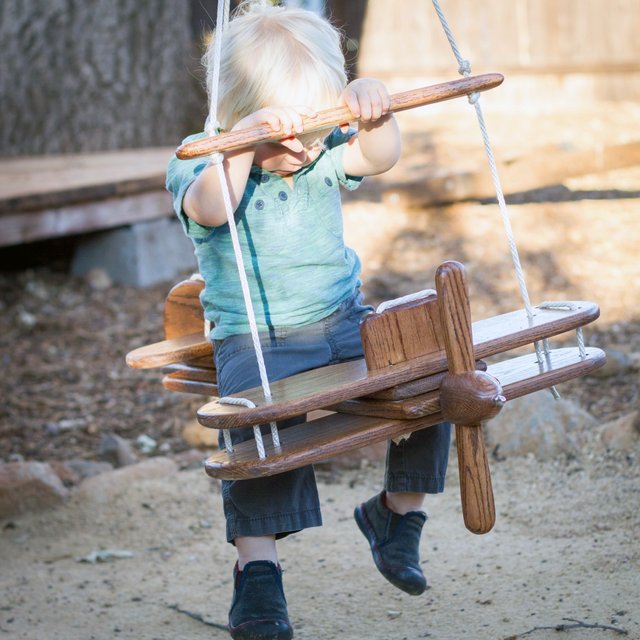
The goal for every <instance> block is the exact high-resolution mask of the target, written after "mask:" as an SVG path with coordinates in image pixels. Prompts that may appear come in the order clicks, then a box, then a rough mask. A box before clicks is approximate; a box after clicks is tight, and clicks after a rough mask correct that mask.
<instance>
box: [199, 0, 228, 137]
mask: <svg viewBox="0 0 640 640" xmlns="http://www.w3.org/2000/svg"><path fill="white" fill-rule="evenodd" d="M228 23H229V0H224V1H223V0H218V11H217V15H216V33H215V36H214V42H213V61H211V60H210V61H209V64H213V74H212V77H211V85H210V86H209V115H208V117H207V120H206V122H205V125H204V131H205V133H206V134H207V135H208V136H213V135H215V134H216V133H217V132H218V128H219V126H220V124H219V122H218V86H219V84H220V62H221V60H222V33H223V31H225V29H226V28H227V24H228Z"/></svg>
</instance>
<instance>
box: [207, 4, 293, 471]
mask: <svg viewBox="0 0 640 640" xmlns="http://www.w3.org/2000/svg"><path fill="white" fill-rule="evenodd" d="M228 21H229V0H226V1H225V2H222V1H219V2H218V12H217V22H216V36H215V42H214V60H213V65H214V66H213V78H212V82H211V87H210V88H209V91H210V95H211V99H210V103H209V117H208V118H207V122H206V124H205V132H206V133H207V135H215V134H217V133H218V117H217V112H218V85H219V82H220V60H221V57H222V31H224V29H225V28H226V26H227V23H228ZM209 161H210V163H211V164H213V165H215V167H216V170H217V172H218V179H219V181H220V189H221V192H222V199H223V202H224V208H225V212H226V215H227V222H228V225H229V233H230V235H231V244H232V246H233V253H234V256H235V260H236V266H237V269H238V276H239V278H240V286H241V288H242V297H243V299H244V305H245V308H246V312H247V320H248V321H249V329H250V331H251V339H252V342H253V348H254V351H255V354H256V360H257V361H258V371H259V373H260V383H261V385H262V393H263V395H264V397H265V399H266V400H271V388H270V386H269V378H268V376H267V368H266V365H265V362H264V355H263V353H262V345H261V344H260V336H259V333H258V326H257V323H256V316H255V312H254V309H253V301H252V300H251V291H250V289H249V281H248V279H247V272H246V270H245V266H244V259H243V257H242V248H241V246H240V240H239V238H238V230H237V228H236V223H235V219H234V216H233V214H234V209H233V205H232V204H231V194H230V192H229V184H228V182H227V176H226V175H225V172H224V156H223V155H222V154H221V153H217V154H214V155H212V156H210V159H209ZM221 401H222V399H221V400H219V401H218V402H221ZM247 402H249V401H247ZM227 404H237V403H234V402H228V403H227ZM245 406H246V405H245ZM254 406H255V405H254ZM253 430H254V434H255V437H256V446H257V447H258V453H259V455H260V458H261V459H262V458H264V457H265V453H264V444H263V442H262V434H261V433H260V429H259V428H258V427H254V428H253ZM271 435H272V438H273V445H274V447H276V448H279V447H280V438H279V435H278V427H277V425H276V423H275V422H272V423H271Z"/></svg>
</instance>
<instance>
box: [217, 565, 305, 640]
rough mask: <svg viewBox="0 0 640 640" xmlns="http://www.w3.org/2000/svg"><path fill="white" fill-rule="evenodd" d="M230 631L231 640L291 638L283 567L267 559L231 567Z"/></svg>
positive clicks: (280, 639) (282, 639) (283, 639)
mask: <svg viewBox="0 0 640 640" xmlns="http://www.w3.org/2000/svg"><path fill="white" fill-rule="evenodd" d="M233 577H234V585H235V586H234V590H233V603H232V604H231V610H230V611H229V633H230V634H231V637H232V638H233V639H234V640H291V638H293V628H292V627H291V624H290V623H289V616H288V613H287V600H286V599H285V597H284V589H283V588H282V569H280V566H279V565H278V566H276V565H275V564H274V563H273V562H269V561H268V560H254V561H253V562H247V564H246V565H245V566H244V569H243V570H242V571H238V565H237V564H236V566H235V568H234V570H233Z"/></svg>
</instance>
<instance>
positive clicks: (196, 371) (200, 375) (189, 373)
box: [162, 362, 218, 384]
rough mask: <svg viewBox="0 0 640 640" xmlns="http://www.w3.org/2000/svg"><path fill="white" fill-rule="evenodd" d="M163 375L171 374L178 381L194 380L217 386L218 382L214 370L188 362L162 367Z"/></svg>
mask: <svg viewBox="0 0 640 640" xmlns="http://www.w3.org/2000/svg"><path fill="white" fill-rule="evenodd" d="M162 373H164V374H171V377H172V378H174V379H177V380H193V381H197V382H208V383H210V384H216V383H217V381H218V376H217V375H216V370H215V369H214V368H212V367H200V366H194V365H192V364H190V363H187V362H179V363H177V364H170V365H167V366H166V367H162Z"/></svg>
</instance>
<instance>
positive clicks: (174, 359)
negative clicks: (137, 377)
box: [125, 333, 213, 369]
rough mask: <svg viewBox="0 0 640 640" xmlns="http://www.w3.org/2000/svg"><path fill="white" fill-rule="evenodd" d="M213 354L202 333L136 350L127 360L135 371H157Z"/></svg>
mask: <svg viewBox="0 0 640 640" xmlns="http://www.w3.org/2000/svg"><path fill="white" fill-rule="evenodd" d="M212 354H213V347H212V345H211V342H210V341H209V340H207V339H206V338H205V337H204V336H203V335H202V334H201V333H195V334H191V335H188V336H180V337H179V338H173V340H163V341H162V342H155V343H153V344H149V345H147V346H145V347H140V348H139V349H134V350H133V351H130V352H129V353H127V355H126V358H125V359H126V362H127V364H128V365H129V366H130V367H132V368H133V369H155V368H157V367H164V366H165V365H168V364H176V363H178V362H187V361H189V360H193V359H194V358H202V357H204V356H209V357H211V355H212Z"/></svg>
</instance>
